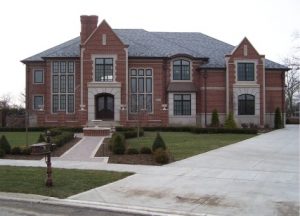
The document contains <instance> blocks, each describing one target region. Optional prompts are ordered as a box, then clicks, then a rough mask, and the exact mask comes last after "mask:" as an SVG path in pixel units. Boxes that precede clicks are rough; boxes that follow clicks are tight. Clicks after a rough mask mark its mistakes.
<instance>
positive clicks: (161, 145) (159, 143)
mask: <svg viewBox="0 0 300 216" xmlns="http://www.w3.org/2000/svg"><path fill="white" fill-rule="evenodd" d="M159 148H162V149H163V150H166V144H165V141H164V140H163V138H162V137H161V136H160V134H159V133H158V132H157V134H156V137H155V140H154V142H153V145H152V151H153V152H155V150H156V149H159Z"/></svg>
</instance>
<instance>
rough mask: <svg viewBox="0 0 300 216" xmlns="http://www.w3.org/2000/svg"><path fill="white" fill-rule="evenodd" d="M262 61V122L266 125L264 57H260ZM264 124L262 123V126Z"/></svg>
mask: <svg viewBox="0 0 300 216" xmlns="http://www.w3.org/2000/svg"><path fill="white" fill-rule="evenodd" d="M261 60H262V63H263V102H264V103H263V106H264V109H263V122H264V125H266V69H265V58H262V59H261ZM264 125H262V126H263V127H264Z"/></svg>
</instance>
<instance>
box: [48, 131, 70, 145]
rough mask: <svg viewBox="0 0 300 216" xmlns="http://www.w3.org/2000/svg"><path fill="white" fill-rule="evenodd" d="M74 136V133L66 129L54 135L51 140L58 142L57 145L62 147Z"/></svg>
mask: <svg viewBox="0 0 300 216" xmlns="http://www.w3.org/2000/svg"><path fill="white" fill-rule="evenodd" d="M73 138H74V133H72V132H67V131H64V132H62V133H61V134H60V135H57V136H55V137H52V139H51V142H52V143H54V144H56V146H57V147H61V146H63V145H64V144H66V143H67V142H69V141H71V140H72V139H73Z"/></svg>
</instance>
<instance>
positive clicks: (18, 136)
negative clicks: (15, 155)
mask: <svg viewBox="0 0 300 216" xmlns="http://www.w3.org/2000/svg"><path fill="white" fill-rule="evenodd" d="M41 133H43V132H28V145H31V144H34V143H36V142H37V140H38V137H39V135H40V134H41ZM2 135H5V136H6V138H7V140H8V142H9V144H10V145H11V147H14V146H26V133H25V132H0V137H1V136H2Z"/></svg>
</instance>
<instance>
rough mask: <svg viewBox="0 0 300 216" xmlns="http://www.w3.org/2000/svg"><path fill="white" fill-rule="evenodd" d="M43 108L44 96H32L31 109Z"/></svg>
mask: <svg viewBox="0 0 300 216" xmlns="http://www.w3.org/2000/svg"><path fill="white" fill-rule="evenodd" d="M43 108H44V96H42V95H35V96H33V109H34V110H41V109H43Z"/></svg>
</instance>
